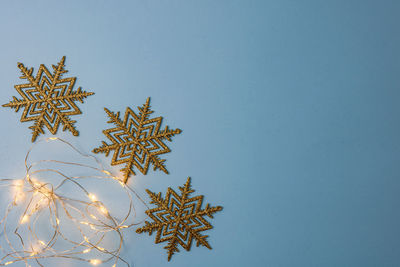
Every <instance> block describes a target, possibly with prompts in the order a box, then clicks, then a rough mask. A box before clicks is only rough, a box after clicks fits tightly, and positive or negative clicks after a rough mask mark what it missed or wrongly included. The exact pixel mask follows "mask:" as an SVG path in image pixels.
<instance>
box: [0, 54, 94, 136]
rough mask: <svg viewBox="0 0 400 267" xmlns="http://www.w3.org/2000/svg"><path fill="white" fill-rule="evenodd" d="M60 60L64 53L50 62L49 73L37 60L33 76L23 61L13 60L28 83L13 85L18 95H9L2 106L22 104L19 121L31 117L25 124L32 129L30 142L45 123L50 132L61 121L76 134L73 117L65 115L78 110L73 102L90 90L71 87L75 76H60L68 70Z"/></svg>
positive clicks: (72, 113) (13, 107)
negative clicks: (9, 97) (18, 96)
mask: <svg viewBox="0 0 400 267" xmlns="http://www.w3.org/2000/svg"><path fill="white" fill-rule="evenodd" d="M64 62H65V56H63V57H62V58H61V60H60V62H59V63H58V64H57V65H52V67H53V73H51V72H50V71H49V70H48V69H47V68H46V66H45V65H43V64H41V65H40V67H39V70H38V72H37V74H36V77H34V76H33V68H30V69H28V68H27V67H25V65H24V64H23V63H21V62H18V63H17V66H18V68H19V69H20V71H21V73H22V76H20V79H23V80H24V79H25V80H27V81H28V83H25V84H18V85H15V86H14V87H15V89H16V90H17V92H18V93H19V94H20V95H21V96H22V99H18V98H17V97H15V96H13V100H11V101H10V102H9V103H7V104H4V105H2V106H3V107H8V108H12V109H15V112H18V111H19V110H20V109H21V108H25V109H24V111H23V113H22V116H21V119H20V121H21V122H26V121H35V123H34V125H32V126H30V127H29V128H30V129H31V130H32V142H35V140H36V138H37V137H38V136H39V135H40V134H44V127H45V126H46V127H47V129H48V130H49V131H50V133H52V134H53V135H54V134H56V133H57V131H58V129H59V127H60V124H62V125H63V131H66V130H69V131H70V132H71V133H72V134H73V135H74V136H78V135H79V132H78V130H76V128H75V125H74V124H75V123H76V121H73V120H71V119H70V118H69V116H73V115H79V114H82V112H81V110H80V109H79V108H78V106H77V105H76V104H75V102H76V101H79V102H81V103H83V99H84V98H86V97H88V96H91V95H93V94H94V93H93V92H86V91H83V90H82V88H81V87H79V88H78V89H77V90H76V91H73V87H74V85H75V81H76V77H69V78H63V77H62V75H63V74H64V73H67V72H68V71H67V70H65V68H64V67H65V64H64Z"/></svg>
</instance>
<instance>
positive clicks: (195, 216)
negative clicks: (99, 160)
mask: <svg viewBox="0 0 400 267" xmlns="http://www.w3.org/2000/svg"><path fill="white" fill-rule="evenodd" d="M179 190H180V191H181V195H180V196H179V195H178V194H177V193H176V192H175V191H174V190H172V189H171V188H168V190H167V194H166V196H165V199H163V198H162V197H161V193H158V194H155V193H153V192H151V191H149V190H146V191H147V193H148V194H149V196H150V198H151V202H150V203H151V204H155V205H156V206H157V208H154V209H149V210H147V211H146V214H147V215H148V216H149V217H150V218H151V219H152V220H153V222H147V221H146V222H145V226H143V227H141V228H138V229H137V230H136V232H137V233H143V232H148V233H149V235H151V234H152V233H153V232H155V231H156V232H157V234H156V239H155V243H156V244H157V243H162V242H168V245H167V246H165V247H164V248H165V249H167V251H168V261H169V260H171V257H172V255H173V254H174V253H175V252H178V251H179V249H178V245H180V246H182V247H183V248H184V249H186V250H187V251H189V250H190V248H191V245H192V241H193V240H195V241H197V243H196V245H197V246H199V245H202V246H205V247H207V248H209V249H211V246H210V245H209V243H208V241H207V240H206V239H207V237H208V236H206V235H202V234H201V232H202V231H206V230H210V229H212V228H213V227H212V226H211V224H210V223H209V222H208V221H207V220H206V219H205V217H206V216H208V217H210V218H213V214H214V213H216V212H218V211H220V210H222V207H221V206H217V207H211V206H210V205H209V204H207V205H206V207H205V209H202V207H201V206H202V203H203V196H196V197H193V198H189V195H190V194H191V193H193V192H194V190H192V189H191V185H190V177H189V178H188V179H187V181H186V184H185V185H184V186H183V187H179Z"/></svg>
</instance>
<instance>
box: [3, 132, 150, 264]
mask: <svg viewBox="0 0 400 267" xmlns="http://www.w3.org/2000/svg"><path fill="white" fill-rule="evenodd" d="M42 142H61V143H62V144H63V145H67V146H69V147H70V148H71V149H72V150H73V151H74V152H75V153H78V155H80V156H82V157H85V158H88V159H91V160H94V161H95V165H96V166H90V165H87V164H83V163H79V162H67V161H60V160H55V159H45V160H39V161H36V162H33V163H29V158H30V154H31V152H32V151H33V150H34V149H35V147H36V146H37V145H38V144H39V143H42ZM46 163H52V164H60V165H62V166H76V167H80V168H83V169H85V170H87V171H89V170H91V171H92V172H94V173H95V175H86V176H69V175H67V174H66V173H64V172H63V171H61V170H59V169H55V168H40V166H41V165H44V164H46ZM25 168H26V174H25V176H24V178H23V179H10V178H4V179H0V183H1V184H0V186H1V187H6V188H7V189H11V191H12V200H11V202H10V203H9V204H8V206H7V207H6V209H5V214H4V216H3V218H1V219H0V227H2V232H3V235H4V240H5V243H6V244H5V245H4V246H2V245H3V244H2V243H0V250H1V252H2V253H3V254H4V256H2V257H1V258H0V266H6V265H10V264H12V263H17V262H23V263H25V265H26V266H31V264H32V263H33V262H34V263H36V264H37V265H39V266H44V265H43V260H44V259H49V258H65V259H70V260H78V261H83V262H87V263H90V264H92V265H98V264H101V263H110V265H111V266H113V267H115V266H116V265H117V263H118V262H121V263H124V265H126V266H130V265H129V263H128V262H127V261H125V260H124V259H122V258H121V257H120V254H121V251H122V245H123V243H124V240H125V238H124V233H123V230H124V229H127V228H130V227H132V226H134V225H138V224H140V223H141V222H135V221H134V219H135V218H136V211H135V207H134V204H133V202H134V197H136V199H137V200H138V201H140V202H141V203H142V204H143V205H144V206H145V207H146V208H148V206H147V205H146V203H145V202H144V201H143V200H142V198H141V197H140V196H139V195H138V194H137V193H136V192H135V191H134V190H133V189H132V188H131V187H129V186H128V185H127V184H125V183H124V182H123V181H122V180H120V179H119V178H118V177H116V176H113V175H112V173H111V172H110V171H108V170H106V169H105V168H104V166H103V165H102V164H101V162H100V161H99V160H98V159H97V158H96V157H94V156H92V155H89V154H86V153H84V152H81V151H80V150H79V149H77V148H76V147H75V146H73V145H72V144H71V143H69V142H67V141H65V140H63V139H60V138H57V137H51V138H46V139H42V140H39V141H37V142H36V143H35V144H33V145H32V147H31V148H30V149H29V150H28V152H27V153H26V156H25ZM37 168H38V169H37ZM44 174H49V175H50V176H51V177H52V178H53V179H55V178H57V179H58V181H57V183H54V184H53V183H50V182H47V181H43V180H41V179H39V177H41V175H44ZM87 179H96V180H97V179H100V180H104V182H107V183H118V188H120V189H122V191H123V192H124V194H125V195H126V196H127V198H128V199H129V202H128V203H129V204H125V202H124V203H123V204H124V207H127V211H126V213H125V214H124V215H122V216H118V217H121V218H120V219H118V218H117V216H115V215H113V212H112V211H110V210H108V209H107V207H106V205H105V204H104V203H103V202H102V201H101V200H99V199H97V196H96V195H94V194H93V193H91V192H90V190H88V189H87V187H85V186H84V185H83V181H84V180H87ZM67 185H72V186H75V187H76V190H74V194H73V196H68V195H64V192H62V189H63V188H64V187H65V186H67ZM78 195H80V196H82V197H81V198H77V196H78ZM11 215H12V216H11ZM13 217H16V218H19V221H18V219H17V221H11V219H12V218H13ZM43 221H47V222H48V224H47V225H43ZM64 224H65V225H67V226H64ZM11 225H13V229H12V230H9V226H11ZM71 227H73V228H72V230H71ZM64 228H66V229H67V231H65V230H64ZM43 231H48V233H47V234H46V237H47V238H43V237H42V236H43V234H42V233H41V232H43ZM71 232H73V234H75V235H77V237H75V236H72V237H70V236H69V234H70V233H71ZM9 233H11V234H9ZM59 244H61V245H63V246H64V247H65V244H68V248H64V247H63V249H60V248H59Z"/></svg>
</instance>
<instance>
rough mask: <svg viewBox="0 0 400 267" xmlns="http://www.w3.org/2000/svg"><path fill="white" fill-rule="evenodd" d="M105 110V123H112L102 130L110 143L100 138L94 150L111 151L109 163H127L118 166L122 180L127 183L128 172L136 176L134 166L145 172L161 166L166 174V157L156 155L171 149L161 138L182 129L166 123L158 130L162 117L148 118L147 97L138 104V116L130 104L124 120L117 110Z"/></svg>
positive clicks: (163, 138)
mask: <svg viewBox="0 0 400 267" xmlns="http://www.w3.org/2000/svg"><path fill="white" fill-rule="evenodd" d="M104 110H105V111H106V113H107V115H108V117H109V118H110V120H109V121H108V123H112V124H114V125H115V127H114V128H110V129H107V130H104V131H103V133H104V135H105V136H107V138H108V139H110V140H111V142H112V143H111V144H107V143H106V142H104V141H103V142H102V145H101V146H100V147H98V148H95V149H94V150H93V152H94V153H105V154H106V156H108V155H109V153H110V152H111V151H112V150H114V155H113V157H112V160H111V165H113V166H114V165H120V164H126V165H125V167H124V168H123V169H121V171H122V172H123V175H124V178H123V181H124V183H127V181H128V179H129V176H130V175H135V172H134V170H133V168H134V167H136V168H137V169H138V170H139V171H140V172H141V173H143V174H147V171H148V169H149V166H150V164H152V165H153V166H154V170H157V169H160V170H162V171H163V172H165V173H167V174H168V171H167V169H166V166H165V164H164V162H165V159H161V158H159V156H158V155H161V154H165V153H168V152H170V151H171V150H170V149H169V147H168V146H167V145H165V143H164V140H168V141H172V140H171V137H172V136H174V135H176V134H179V133H181V130H180V129H175V130H170V129H169V128H168V126H166V127H165V128H164V130H160V127H161V122H162V117H157V118H152V119H150V118H149V116H150V114H151V113H153V111H152V110H151V109H150V98H147V101H146V103H145V104H144V105H143V106H142V107H138V110H139V115H137V114H136V113H135V112H134V111H133V110H132V109H130V108H129V107H128V108H126V111H125V117H124V120H123V121H122V120H121V119H120V113H119V112H117V113H116V114H115V113H113V112H111V111H109V110H108V109H107V108H104Z"/></svg>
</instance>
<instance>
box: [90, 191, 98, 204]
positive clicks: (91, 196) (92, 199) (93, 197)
mask: <svg viewBox="0 0 400 267" xmlns="http://www.w3.org/2000/svg"><path fill="white" fill-rule="evenodd" d="M88 197H89V198H90V200H91V201H93V202H95V201H97V197H96V195H94V194H92V193H90V194H89V195H88Z"/></svg>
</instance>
